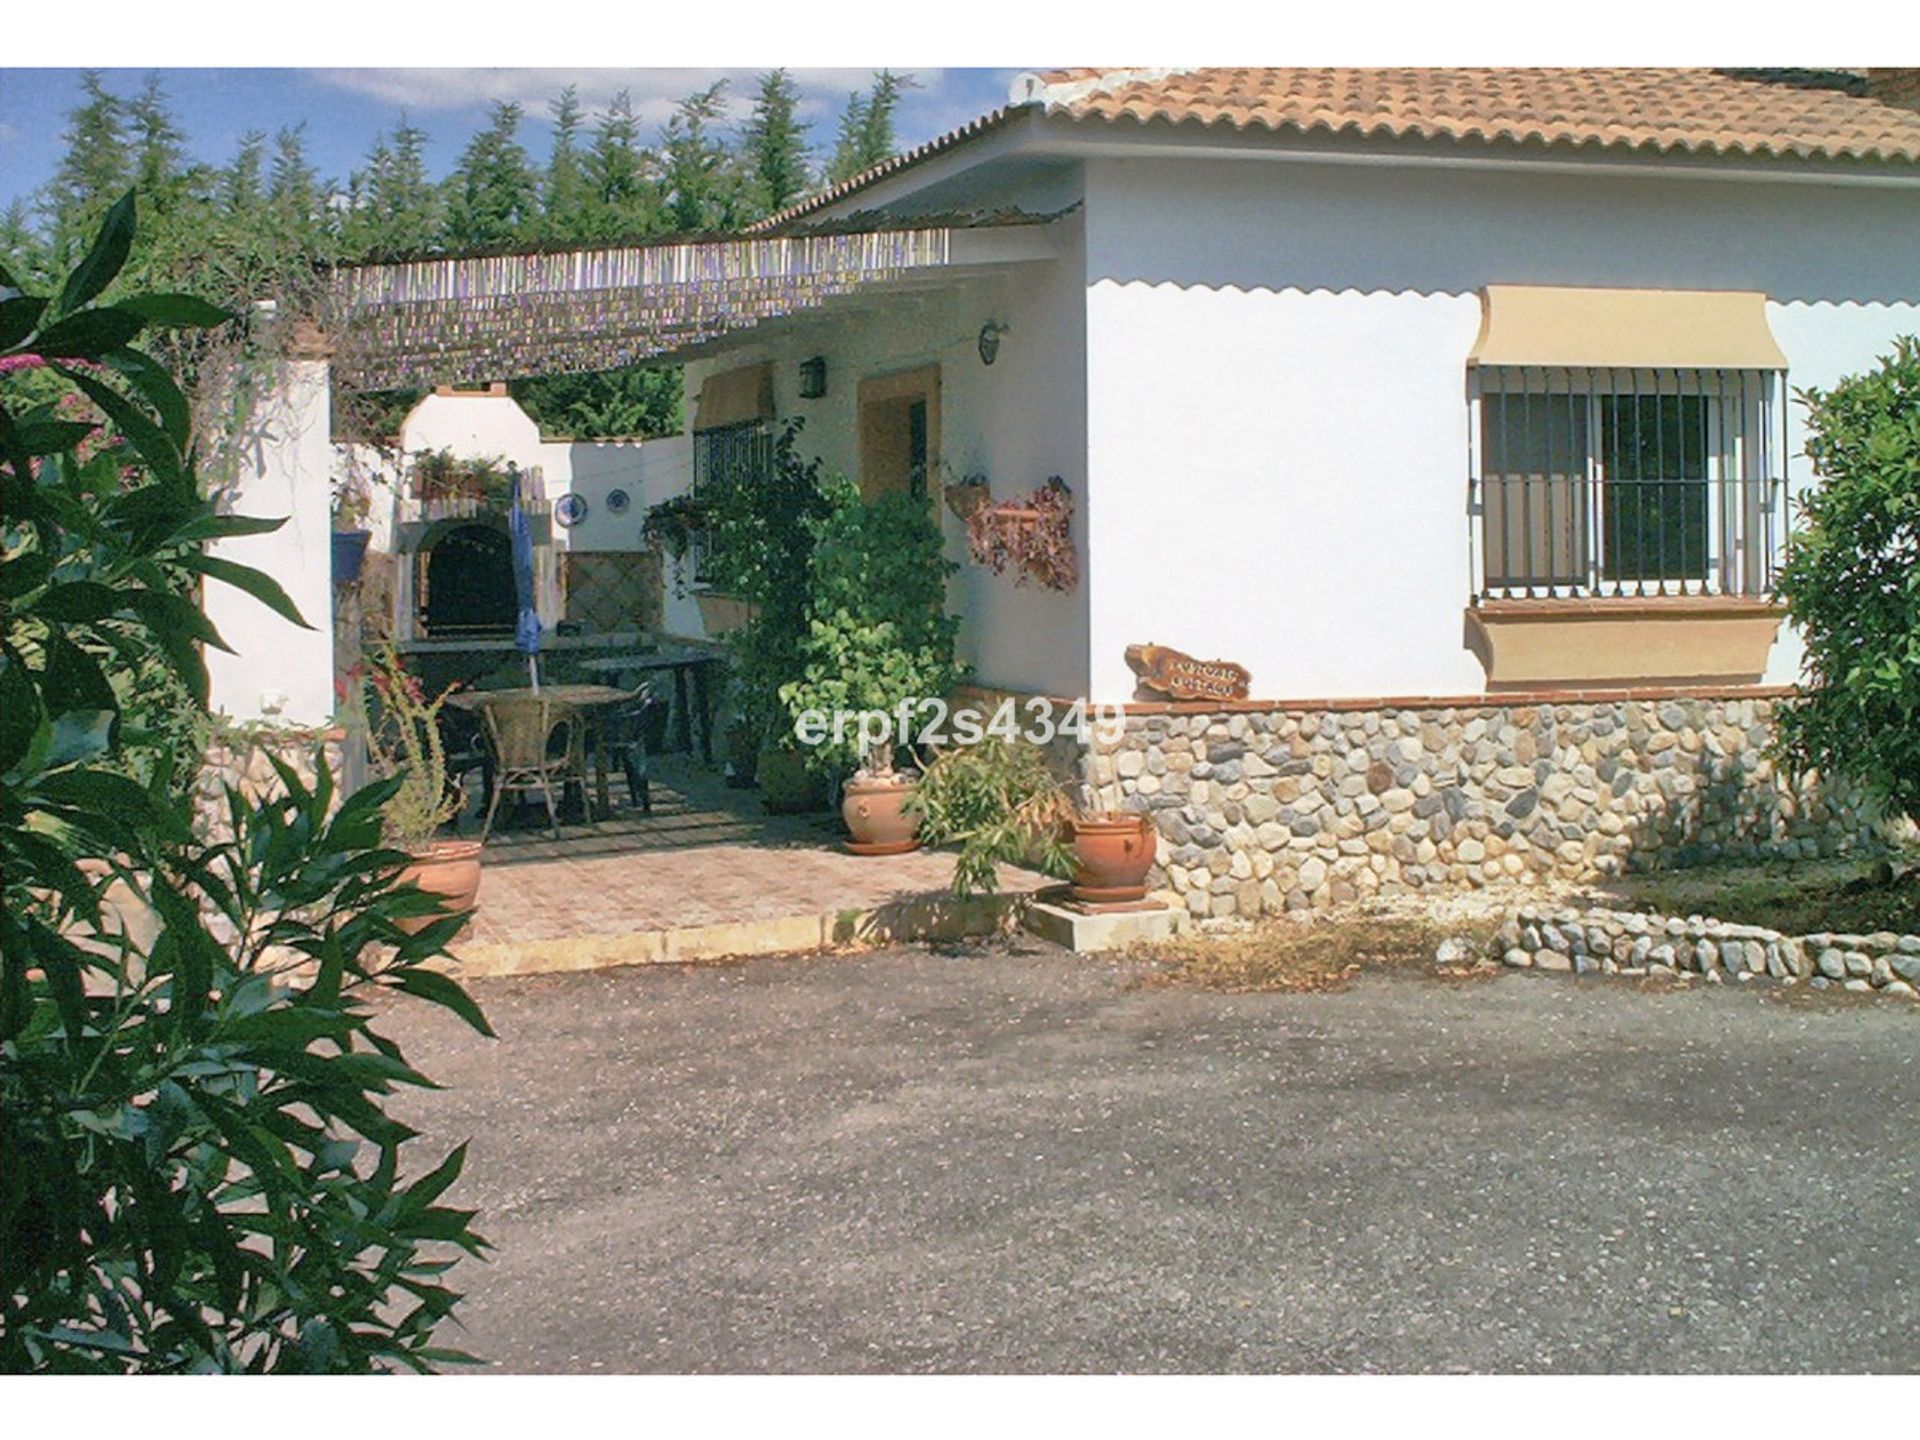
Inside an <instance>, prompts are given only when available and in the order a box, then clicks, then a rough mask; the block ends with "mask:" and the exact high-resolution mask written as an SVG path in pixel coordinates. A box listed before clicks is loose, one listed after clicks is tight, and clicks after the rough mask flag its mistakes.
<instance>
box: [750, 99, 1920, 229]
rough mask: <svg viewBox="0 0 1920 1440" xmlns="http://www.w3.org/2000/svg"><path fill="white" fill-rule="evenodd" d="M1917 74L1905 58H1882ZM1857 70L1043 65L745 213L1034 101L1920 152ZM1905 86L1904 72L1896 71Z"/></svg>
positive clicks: (1917, 155)
mask: <svg viewBox="0 0 1920 1440" xmlns="http://www.w3.org/2000/svg"><path fill="white" fill-rule="evenodd" d="M1879 73H1883V74H1887V75H1889V76H1895V75H1897V76H1905V77H1911V76H1912V75H1913V73H1914V72H1911V71H1899V72H1879ZM1864 76H1865V72H1863V71H1858V70H1821V71H1814V70H1792V69H1783V68H1782V69H1771V70H1712V69H1679V68H1672V69H1623V68H1614V69H1544V68H1542V69H1528V68H1520V67H1502V68H1483V69H1450V70H1442V69H1427V70H1421V69H1405V70H1392V69H1335V68H1321V69H1304V68H1293V69H1282V68H1268V69H1248V68H1216V69H1188V70H1170V69H1164V68H1159V69H1155V68H1148V67H1133V68H1128V69H1113V68H1107V69H1100V68H1094V67H1081V68H1078V69H1066V70H1048V71H1043V72H1041V73H1040V74H1039V75H1038V76H1035V77H1032V78H1031V81H1030V82H1029V81H1026V80H1023V82H1022V83H1023V84H1026V85H1027V88H1026V91H1025V93H1024V94H1020V95H1018V96H1017V98H1016V99H1015V101H1014V102H1012V103H1010V104H1008V105H1007V106H1004V107H1002V108H1001V109H998V110H994V111H991V112H990V113H988V114H986V115H983V116H981V117H980V118H978V119H976V120H970V121H968V122H967V123H966V124H965V125H962V126H961V127H959V128H958V129H956V130H952V131H950V132H948V133H947V134H945V135H941V136H937V137H936V138H934V139H932V140H929V141H927V142H926V143H925V144H924V145H921V146H919V147H917V148H916V149H913V150H910V151H908V152H906V153H905V154H903V155H896V156H895V157H893V158H892V159H890V160H886V161H883V162H882V163H881V164H879V165H877V166H875V167H874V168H873V169H871V170H867V171H865V172H863V173H862V174H859V175H855V176H854V177H852V178H851V179H849V180H846V181H843V182H842V183H840V184H838V185H835V186H832V187H830V188H829V189H827V190H824V191H822V192H821V193H820V194H818V195H814V196H810V197H809V198H807V199H806V200H803V201H801V202H799V203H798V204H797V205H793V206H790V207H789V208H788V209H786V210H784V211H782V212H781V213H780V214H778V215H773V216H769V217H768V218H767V219H765V220H762V221H760V222H759V223H758V224H756V225H753V226H751V227H749V233H765V232H766V231H769V230H776V229H781V228H784V227H785V226H787V225H789V224H791V223H792V222H793V221H795V220H798V219H800V218H801V217H802V216H805V215H810V214H812V213H814V212H815V211H817V210H820V209H823V208H825V207H827V206H829V205H832V204H834V203H836V202H838V201H840V200H843V199H845V198H846V197H847V196H849V195H853V194H855V193H857V192H859V191H861V190H864V189H866V188H867V187H868V186H869V185H872V184H874V183H875V182H877V181H879V180H882V179H885V178H886V177H887V176H889V175H894V174H897V173H899V172H900V171H902V170H906V169H909V168H911V167H912V166H914V165H916V164H919V163H920V162H922V161H925V160H928V159H931V158H932V157H933V156H935V155H939V154H942V153H944V152H945V151H948V150H951V149H954V148H955V147H957V146H960V145H964V144H966V143H967V142H969V141H971V140H974V139H977V138H979V137H980V136H982V135H985V134H987V133H988V132H990V131H994V130H998V129H999V128H1001V126H1003V125H1004V124H1006V123H1007V122H1008V121H1009V120H1010V119H1012V118H1013V117H1015V116H1019V115H1023V114H1027V113H1030V112H1032V111H1034V110H1037V109H1044V111H1045V112H1046V113H1047V114H1050V115H1065V116H1070V117H1072V118H1074V119H1079V120H1108V121H1119V120H1132V121H1136V122H1139V123H1142V124H1144V123H1147V122H1150V121H1155V120H1163V121H1167V122H1170V123H1174V124H1184V123H1197V124H1202V125H1225V126H1230V127H1232V128H1234V129H1238V130H1244V129H1247V128H1249V127H1251V126H1256V125H1257V126H1263V127H1265V128H1267V129H1269V130H1273V131H1276V132H1279V131H1287V132H1292V133H1295V134H1301V135H1312V134H1316V133H1318V134H1325V135H1352V136H1362V137H1373V138H1386V139H1414V140H1451V141H1470V142H1485V143H1494V142H1500V143H1510V144H1511V143H1527V142H1532V143H1536V144H1546V145H1567V146H1578V147H1596V148H1601V149H1625V150H1637V151H1644V152H1651V153H1655V154H1675V153H1679V154H1693V155H1705V156H1742V155H1745V156H1761V157H1772V158H1790V157H1797V158H1800V159H1807V160H1823V161H1834V160H1846V161H1868V162H1880V163H1894V164H1909V165H1911V164H1920V110H1917V109H1915V108H1912V107H1910V106H1908V105H1895V104H1890V103H1888V102H1887V101H1886V100H1884V99H1876V98H1874V97H1873V96H1871V95H1869V94H1867V93H1866V91H1867V84H1866V80H1865V78H1864ZM1905 83H1907V84H1908V85H1909V88H1912V82H1911V80H1910V79H1909V80H1908V81H1907V82H1905Z"/></svg>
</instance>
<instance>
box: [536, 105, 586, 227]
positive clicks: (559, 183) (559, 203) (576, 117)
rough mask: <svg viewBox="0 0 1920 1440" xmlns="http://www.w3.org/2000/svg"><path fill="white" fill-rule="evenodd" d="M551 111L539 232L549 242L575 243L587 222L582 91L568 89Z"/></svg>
mask: <svg viewBox="0 0 1920 1440" xmlns="http://www.w3.org/2000/svg"><path fill="white" fill-rule="evenodd" d="M548 109H549V110H550V111H551V113H552V115H553V149H552V151H551V152H550V153H549V154H548V157H547V173H546V176H545V178H544V179H543V181H542V183H541V188H540V222H541V223H540V233H541V234H542V235H543V236H544V237H545V238H547V239H549V240H575V239H579V238H580V236H581V234H582V232H583V229H584V227H585V225H586V223H587V215H586V210H587V177H586V171H585V169H584V167H583V165H582V163H581V157H580V149H579V139H580V118H581V117H580V88H579V87H578V86H577V85H569V86H567V88H566V89H564V90H562V91H561V92H560V94H559V96H558V97H557V98H556V99H555V100H554V101H553V102H552V104H551V105H549V106H548Z"/></svg>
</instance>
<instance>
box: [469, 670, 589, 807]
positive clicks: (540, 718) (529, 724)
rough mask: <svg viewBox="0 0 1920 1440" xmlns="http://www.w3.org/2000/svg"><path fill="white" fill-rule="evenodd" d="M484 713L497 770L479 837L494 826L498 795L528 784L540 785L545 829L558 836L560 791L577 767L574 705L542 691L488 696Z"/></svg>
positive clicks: (526, 788)
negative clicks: (555, 741) (558, 741)
mask: <svg viewBox="0 0 1920 1440" xmlns="http://www.w3.org/2000/svg"><path fill="white" fill-rule="evenodd" d="M483 713H484V714H485V715H486V717H487V735H488V737H489V738H490V739H491V740H492V742H493V756H494V766H495V773H494V783H493V798H492V799H491V800H490V801H488V803H487V820H486V824H484V825H483V826H481V828H480V838H481V840H483V841H484V840H485V839H486V838H487V836H488V835H490V834H491V833H492V832H493V817H494V812H495V811H497V810H498V809H499V808H500V797H501V796H502V795H504V794H506V793H507V792H508V791H513V792H514V793H516V794H524V793H525V792H527V791H529V790H537V791H539V792H540V798H541V799H543V800H545V801H546V803H547V833H548V834H550V835H551V836H552V837H553V838H554V839H556V840H558V839H559V838H560V809H559V804H558V795H559V792H560V790H561V789H564V787H565V785H566V782H567V778H568V776H569V775H572V774H574V773H576V771H577V768H578V756H579V754H580V738H579V737H580V729H581V727H580V720H579V717H578V716H577V715H576V714H575V713H574V710H573V707H572V706H570V705H567V704H565V703H563V702H555V701H553V700H549V699H547V698H546V697H545V696H543V695H539V696H536V695H527V696H514V697H511V698H502V699H498V700H489V701H488V702H487V703H486V706H485V709H484V712H483ZM561 732H564V737H563V738H564V742H565V743H564V744H563V745H561V746H560V753H559V754H557V755H556V754H554V753H552V752H553V749H554V745H553V737H554V736H555V735H556V734H559V733H561ZM556 787H559V788H556Z"/></svg>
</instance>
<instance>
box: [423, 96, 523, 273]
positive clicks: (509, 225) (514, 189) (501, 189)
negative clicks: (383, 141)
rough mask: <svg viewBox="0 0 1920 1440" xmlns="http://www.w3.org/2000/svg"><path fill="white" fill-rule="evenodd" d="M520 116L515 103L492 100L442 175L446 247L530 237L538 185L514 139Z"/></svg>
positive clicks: (470, 246)
mask: <svg viewBox="0 0 1920 1440" xmlns="http://www.w3.org/2000/svg"><path fill="white" fill-rule="evenodd" d="M520 117H521V110H520V107H519V106H518V105H516V104H514V103H513V102H511V101H501V102H497V103H496V104H495V105H494V106H493V109H492V111H491V113H490V118H489V120H488V123H487V127H486V128H485V129H484V130H482V131H481V132H480V133H479V134H477V135H475V136H474V137H473V139H472V140H471V141H469V142H468V144H467V148H466V152H465V153H464V154H463V155H462V156H461V157H460V164H459V165H458V166H457V167H456V168H455V170H454V172H453V174H452V175H451V176H450V177H448V180H447V196H448V204H447V220H446V232H445V235H446V242H447V244H448V245H449V246H451V247H452V248H454V249H456V250H465V249H473V248H476V247H479V246H486V245H498V244H501V243H503V242H506V241H510V240H515V239H519V238H522V237H523V236H525V235H527V234H528V233H530V231H531V229H532V226H531V223H530V222H531V221H532V220H533V219H534V217H535V216H536V215H537V213H538V209H539V205H538V184H537V181H536V180H535V178H534V173H533V168H532V166H531V165H530V164H529V163H528V160H527V152H526V148H525V147H524V146H523V145H521V143H520V141H519V138H518V137H519V130H520Z"/></svg>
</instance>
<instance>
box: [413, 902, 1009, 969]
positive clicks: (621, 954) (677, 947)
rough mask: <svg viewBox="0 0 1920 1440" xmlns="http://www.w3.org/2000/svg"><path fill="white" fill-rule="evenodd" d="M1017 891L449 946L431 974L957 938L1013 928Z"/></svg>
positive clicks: (674, 961)
mask: <svg viewBox="0 0 1920 1440" xmlns="http://www.w3.org/2000/svg"><path fill="white" fill-rule="evenodd" d="M1028 901H1029V896H1027V895H1026V894H1024V893H1018V894H1001V895H978V896H971V897H969V898H967V899H964V900H961V899H956V898H955V897H953V896H951V895H945V894H934V895H916V896H912V897H909V898H906V899H902V900H892V901H888V902H886V903H884V904H881V905H877V906H873V907H871V908H867V909H852V910H829V911H826V912H824V913H821V914H814V915H787V916H780V917H775V918H771V919H761V920H725V921H721V922H719V923H717V924H713V925H682V926H670V927H668V928H665V929H657V930H632V931H627V932H624V933H621V934H613V935H606V934H602V935H564V936H555V937H553V938H552V939H547V940H512V941H494V942H491V943H488V944H480V945H462V944H460V943H459V942H458V941H456V942H455V943H454V954H453V959H452V960H451V961H438V962H435V965H436V968H438V969H442V970H445V971H446V972H447V973H449V974H452V975H455V976H458V977H459V978H461V979H465V980H474V979H491V978H494V977H497V976H504V975H552V974H560V973H564V972H567V971H575V970H608V969H613V968H615V967H618V966H623V965H678V964H686V963H688V962H691V961H698V960H725V959H734V958H740V957H746V956H754V955H793V954H802V953H805V952H807V951H812V950H835V949H848V948H862V947H867V946H879V945H898V944H904V943H907V942H910V941H926V940H962V939H966V938H969V937H971V936H978V935H993V934H1001V933H1005V932H1007V931H1010V930H1012V929H1014V928H1015V927H1016V926H1017V925H1018V924H1019V922H1020V919H1021V917H1022V915H1023V914H1024V913H1025V911H1026V908H1027V904H1028Z"/></svg>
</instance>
